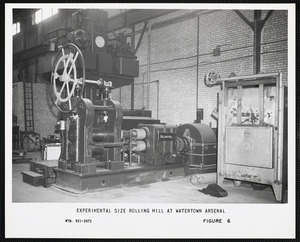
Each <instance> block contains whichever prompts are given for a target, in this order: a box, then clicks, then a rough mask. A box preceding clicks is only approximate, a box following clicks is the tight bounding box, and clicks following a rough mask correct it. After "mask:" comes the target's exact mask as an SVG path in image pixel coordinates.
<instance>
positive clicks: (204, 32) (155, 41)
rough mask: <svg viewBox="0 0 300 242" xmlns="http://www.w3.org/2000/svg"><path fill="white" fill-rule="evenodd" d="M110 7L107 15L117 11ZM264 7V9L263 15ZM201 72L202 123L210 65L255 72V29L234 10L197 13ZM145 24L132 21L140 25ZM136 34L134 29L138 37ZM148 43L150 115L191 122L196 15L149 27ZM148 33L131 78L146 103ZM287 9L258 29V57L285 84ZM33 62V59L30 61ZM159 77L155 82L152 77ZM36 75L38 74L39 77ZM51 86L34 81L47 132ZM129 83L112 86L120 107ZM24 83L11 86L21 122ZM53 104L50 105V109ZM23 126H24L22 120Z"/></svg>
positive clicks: (210, 99) (39, 119)
mask: <svg viewBox="0 0 300 242" xmlns="http://www.w3.org/2000/svg"><path fill="white" fill-rule="evenodd" d="M113 11H114V12H111V13H110V12H109V16H113V15H115V14H118V13H120V12H121V11H119V10H115V9H114V10H113ZM191 11H192V10H182V11H179V12H175V13H172V14H168V15H165V16H162V17H160V18H156V19H153V20H151V21H150V22H149V25H150V24H153V25H155V23H159V22H160V21H165V20H167V19H170V18H173V17H177V16H178V15H181V14H186V13H189V12H191ZM241 12H242V13H243V14H244V15H245V16H246V17H247V18H248V19H249V21H253V11H252V10H242V11H241ZM266 13H267V11H263V13H262V18H264V17H265V15H266ZM199 22H200V24H199V63H198V68H199V69H198V70H199V78H198V84H199V89H198V92H199V94H198V107H199V108H203V109H204V120H203V123H205V124H209V123H212V126H213V127H215V126H216V121H215V120H214V119H213V118H211V116H210V115H211V112H212V111H213V109H214V108H215V107H217V93H218V91H219V87H218V86H216V87H212V88H209V87H206V86H205V85H204V83H203V78H204V76H205V74H207V73H208V72H209V71H211V70H215V71H218V73H219V74H220V75H221V77H227V76H228V75H229V74H230V73H231V72H235V73H236V74H237V75H247V74H252V73H253V47H252V45H253V31H252V30H251V28H250V27H249V26H248V25H247V24H246V23H245V22H244V21H243V20H242V19H241V18H240V17H239V16H238V15H237V14H236V13H235V12H234V11H232V10H219V11H213V12H210V13H207V14H205V15H200V16H199ZM142 27H143V24H142V23H141V24H139V25H136V29H137V30H138V29H141V28H142ZM138 39H139V34H137V35H136V40H135V42H136V43H137V42H138ZM150 44H151V49H150V59H151V61H150V70H151V73H150V83H151V84H150V110H152V116H153V117H154V118H159V119H161V121H162V122H166V123H175V124H180V123H186V122H193V121H194V120H195V118H196V106H197V104H196V93H197V90H196V85H197V75H196V74H197V56H196V54H197V17H194V18H190V19H187V20H184V21H181V22H177V23H173V24H170V25H167V26H164V27H160V28H153V29H152V30H151V43H150ZM217 45H220V46H221V54H220V56H213V54H212V52H213V49H214V48H216V46H217ZM147 48H148V36H147V33H145V34H144V37H143V39H142V41H141V45H140V47H139V50H138V52H137V57H138V60H139V61H140V75H139V77H138V78H135V80H134V83H135V86H134V90H135V97H134V107H135V108H137V109H141V108H145V107H146V105H147V85H146V83H147ZM286 50H287V12H286V11H274V12H273V13H272V15H271V16H270V18H269V19H268V21H267V22H266V24H265V27H264V29H263V32H262V63H261V65H262V66H261V69H262V70H263V71H265V72H278V71H281V72H283V79H284V83H285V84H286V85H287V80H288V79H287V51H286ZM33 68H34V65H33ZM157 80H158V81H159V82H156V81H157ZM38 81H41V80H39V77H38ZM47 88H49V87H48V86H47V85H46V84H42V83H37V84H35V87H34V95H35V106H34V108H35V123H36V124H35V127H36V132H39V133H41V135H42V136H47V135H49V134H51V133H52V132H53V131H54V125H55V123H56V117H55V114H54V113H55V112H56V111H53V109H54V110H55V108H53V107H50V108H49V99H48V95H49V92H48V91H47ZM130 90H131V87H130V86H125V87H122V88H118V89H114V90H113V99H114V100H118V101H120V102H121V104H122V106H123V108H125V109H128V108H130V104H131V91H130ZM22 103H23V86H22V84H21V85H19V83H17V88H14V103H13V109H14V113H17V114H18V118H19V119H18V120H19V122H20V121H21V120H22V118H23V116H24V114H23V106H22ZM50 110H52V111H50ZM20 126H21V129H22V125H20Z"/></svg>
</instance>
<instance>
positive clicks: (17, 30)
mask: <svg viewBox="0 0 300 242" xmlns="http://www.w3.org/2000/svg"><path fill="white" fill-rule="evenodd" d="M17 33H20V22H17V23H14V24H13V35H15V34H17Z"/></svg>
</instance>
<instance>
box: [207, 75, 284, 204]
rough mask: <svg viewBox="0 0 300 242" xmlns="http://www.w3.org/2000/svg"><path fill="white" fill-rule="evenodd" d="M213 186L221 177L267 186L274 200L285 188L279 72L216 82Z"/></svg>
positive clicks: (211, 81) (210, 78) (212, 80)
mask: <svg viewBox="0 0 300 242" xmlns="http://www.w3.org/2000/svg"><path fill="white" fill-rule="evenodd" d="M205 82H206V84H208V85H210V86H212V85H216V84H221V86H222V90H221V91H220V93H219V113H218V165H217V167H218V168H217V169H218V172H217V183H218V185H221V184H222V182H223V180H224V178H229V179H233V180H234V184H235V185H236V186H238V185H239V184H240V183H241V181H247V182H251V183H259V184H267V185H272V187H273V191H274V194H275V197H276V200H277V201H282V200H283V194H284V192H285V191H286V190H287V89H286V87H284V86H283V85H282V74H281V73H269V74H256V75H250V76H239V77H237V76H235V75H234V76H231V77H228V78H220V77H219V75H218V74H217V73H216V72H210V73H208V74H207V75H206V76H205Z"/></svg>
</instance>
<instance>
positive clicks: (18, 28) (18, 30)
mask: <svg viewBox="0 0 300 242" xmlns="http://www.w3.org/2000/svg"><path fill="white" fill-rule="evenodd" d="M19 32H20V22H17V33H19Z"/></svg>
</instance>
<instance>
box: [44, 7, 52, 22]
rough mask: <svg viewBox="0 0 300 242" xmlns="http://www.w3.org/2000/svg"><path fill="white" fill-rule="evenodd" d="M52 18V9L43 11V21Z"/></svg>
mask: <svg viewBox="0 0 300 242" xmlns="http://www.w3.org/2000/svg"><path fill="white" fill-rule="evenodd" d="M51 16H52V9H51V8H44V9H43V20H44V19H46V18H49V17H51Z"/></svg>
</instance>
